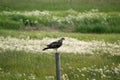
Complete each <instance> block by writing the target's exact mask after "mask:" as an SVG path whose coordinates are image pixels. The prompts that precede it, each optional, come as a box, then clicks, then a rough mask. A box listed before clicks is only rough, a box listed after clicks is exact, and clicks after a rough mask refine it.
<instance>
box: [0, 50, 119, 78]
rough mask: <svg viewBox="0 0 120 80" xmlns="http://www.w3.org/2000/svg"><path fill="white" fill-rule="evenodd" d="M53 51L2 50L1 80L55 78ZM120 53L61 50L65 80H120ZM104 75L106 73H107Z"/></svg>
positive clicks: (62, 76) (0, 57) (0, 56)
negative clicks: (79, 52)
mask: <svg viewBox="0 0 120 80" xmlns="http://www.w3.org/2000/svg"><path fill="white" fill-rule="evenodd" d="M54 57H55V56H54V54H53V53H50V54H40V53H26V52H24V51H10V50H6V51H4V52H0V79H2V80H6V79H7V80H16V79H17V80H23V79H26V80H34V79H35V80H55V58H54ZM119 59H120V56H111V55H105V54H102V53H100V54H98V55H84V54H83V55H80V54H69V55H68V54H64V53H61V78H62V80H68V79H69V80H73V79H75V80H86V79H87V78H88V79H90V80H92V79H95V80H119V79H120V77H119V74H120V70H119V69H120V60H119ZM104 75H105V76H104Z"/></svg>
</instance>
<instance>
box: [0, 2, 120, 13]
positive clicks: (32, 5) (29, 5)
mask: <svg viewBox="0 0 120 80" xmlns="http://www.w3.org/2000/svg"><path fill="white" fill-rule="evenodd" d="M119 4H120V1H119V0H59V1H58V0H20V1H19V0H9V1H8V0H0V5H1V6H0V10H1V11H3V10H8V11H9V10H13V11H14V10H17V11H19V10H21V11H26V10H27V11H28V10H51V11H61V10H68V9H71V8H72V9H74V10H77V11H85V10H91V9H99V10H100V11H104V12H109V11H115V12H116V11H120V9H119Z"/></svg>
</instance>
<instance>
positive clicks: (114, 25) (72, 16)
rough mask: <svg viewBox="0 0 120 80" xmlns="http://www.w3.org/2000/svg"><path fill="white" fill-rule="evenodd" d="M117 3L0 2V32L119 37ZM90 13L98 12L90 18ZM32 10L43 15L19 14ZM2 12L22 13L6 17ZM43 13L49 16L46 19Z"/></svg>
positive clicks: (63, 0) (65, 0)
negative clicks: (29, 30) (28, 30)
mask: <svg viewBox="0 0 120 80" xmlns="http://www.w3.org/2000/svg"><path fill="white" fill-rule="evenodd" d="M18 3H19V4H18ZM119 3H120V1H119V0H116V1H114V0H104V1H103V0H89V1H88V0H80V1H79V0H74V1H73V0H60V1H57V0H50V1H49V0H24V1H23V0H21V1H19V0H9V1H7V0H0V5H1V6H0V12H1V14H0V29H16V30H20V29H21V28H22V29H23V28H26V27H28V26H30V28H35V29H38V28H39V29H46V28H51V27H53V28H54V29H56V30H60V31H66V32H68V31H70V32H82V33H120V16H119V12H120V9H119ZM11 4H12V5H11ZM93 9H97V10H99V11H98V12H92V14H91V12H90V11H91V10H93ZM35 10H38V11H43V13H44V14H45V15H38V16H35V15H34V14H36V13H33V15H31V16H28V15H27V16H26V15H22V14H21V13H22V12H24V11H26V12H28V13H27V14H29V13H30V12H29V11H31V12H33V11H34V12H35ZM3 11H8V12H9V13H12V12H14V11H17V12H16V13H20V12H21V13H20V14H16V13H15V14H5V13H3ZM44 11H48V12H50V13H52V14H49V13H48V15H46V14H47V13H45V12H44ZM79 13H82V14H81V15H79ZM106 15H107V16H106ZM79 17H80V18H79ZM81 17H82V18H81Z"/></svg>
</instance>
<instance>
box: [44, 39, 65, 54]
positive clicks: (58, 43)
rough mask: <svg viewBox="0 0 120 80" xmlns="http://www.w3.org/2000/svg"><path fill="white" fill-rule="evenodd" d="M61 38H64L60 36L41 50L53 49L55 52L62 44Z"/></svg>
mask: <svg viewBox="0 0 120 80" xmlns="http://www.w3.org/2000/svg"><path fill="white" fill-rule="evenodd" d="M63 40H65V38H61V39H59V40H58V41H55V42H52V43H50V44H48V45H47V47H46V48H44V49H43V51H44V50H46V49H55V50H56V52H57V49H58V48H59V47H60V46H62V42H63Z"/></svg>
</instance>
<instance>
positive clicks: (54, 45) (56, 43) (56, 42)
mask: <svg viewBox="0 0 120 80" xmlns="http://www.w3.org/2000/svg"><path fill="white" fill-rule="evenodd" d="M58 45H59V43H58V41H55V42H52V43H50V44H48V45H47V46H48V47H53V48H54V47H56V46H58Z"/></svg>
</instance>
